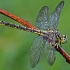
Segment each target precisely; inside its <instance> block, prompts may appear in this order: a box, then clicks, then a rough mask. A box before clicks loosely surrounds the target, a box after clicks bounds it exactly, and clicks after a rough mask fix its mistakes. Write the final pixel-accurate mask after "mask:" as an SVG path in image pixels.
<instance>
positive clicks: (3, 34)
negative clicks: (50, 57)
mask: <svg viewBox="0 0 70 70" xmlns="http://www.w3.org/2000/svg"><path fill="white" fill-rule="evenodd" d="M60 1H61V0H37V1H35V0H0V8H2V9H5V10H7V11H9V12H11V13H13V14H15V15H17V16H19V17H21V18H23V19H24V20H28V21H29V22H30V23H31V24H32V25H34V26H35V20H36V17H37V15H38V12H39V10H40V9H41V8H42V7H43V6H48V7H49V15H50V14H51V13H52V12H53V11H54V9H55V7H56V6H57V5H58V4H59V2H60ZM64 1H65V5H64V7H63V10H62V12H61V16H60V19H59V24H58V30H59V31H60V32H61V33H62V34H67V36H68V42H67V43H66V44H64V45H62V46H63V49H64V50H65V51H66V52H67V53H68V54H70V33H69V32H70V31H69V30H70V0H64ZM0 20H3V21H7V22H11V23H15V24H19V23H17V22H15V21H14V20H12V19H10V18H8V17H5V16H3V15H0ZM36 36H37V35H36V34H33V33H30V32H25V31H20V30H17V29H13V28H10V27H6V26H0V70H66V69H67V70H68V69H70V65H69V64H68V63H67V62H66V61H65V59H64V58H63V57H62V56H61V55H60V54H59V53H58V52H56V61H55V63H54V65H53V66H52V67H50V66H49V65H48V64H47V61H46V58H45V53H44V50H43V54H42V56H41V59H40V61H39V63H38V64H37V66H36V67H35V68H31V67H30V58H29V57H30V48H31V45H32V42H33V40H34V39H35V37H36Z"/></svg>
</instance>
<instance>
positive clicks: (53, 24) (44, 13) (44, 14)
mask: <svg viewBox="0 0 70 70" xmlns="http://www.w3.org/2000/svg"><path fill="white" fill-rule="evenodd" d="M63 5H64V1H61V2H60V3H59V5H58V6H57V7H56V9H55V11H54V12H53V13H52V14H51V16H50V22H49V21H48V7H47V6H44V7H43V8H42V9H41V10H40V12H39V14H38V16H37V18H36V25H37V27H38V28H39V29H43V30H47V29H56V28H57V24H58V20H59V16H60V12H61V10H62V7H63ZM43 37H44V36H38V37H37V38H36V39H35V40H34V42H33V45H32V46H31V52H30V64H31V67H32V68H34V67H35V66H36V65H37V63H38V62H39V60H40V56H41V53H42V48H43V47H44V46H45V53H46V58H47V62H48V64H49V65H50V66H51V65H53V63H54V61H55V59H56V56H55V48H54V46H52V45H51V43H52V42H54V43H55V39H56V36H55V34H49V36H48V39H47V40H44V39H43ZM50 37H51V38H52V41H51V42H49V38H50Z"/></svg>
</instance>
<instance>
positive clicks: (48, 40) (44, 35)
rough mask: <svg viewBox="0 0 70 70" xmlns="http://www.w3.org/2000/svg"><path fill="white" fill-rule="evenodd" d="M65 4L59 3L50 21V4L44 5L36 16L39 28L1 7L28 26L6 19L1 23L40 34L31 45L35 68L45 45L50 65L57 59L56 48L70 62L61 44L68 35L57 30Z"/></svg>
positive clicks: (3, 12)
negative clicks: (9, 21)
mask: <svg viewBox="0 0 70 70" xmlns="http://www.w3.org/2000/svg"><path fill="white" fill-rule="evenodd" d="M63 5H64V1H61V2H60V3H59V4H58V6H57V7H56V9H55V10H54V12H53V13H52V14H51V16H50V21H48V6H44V7H42V9H41V10H40V12H39V14H38V16H37V18H36V25H37V27H38V28H39V29H38V28H36V27H34V26H32V25H31V24H30V23H29V22H28V21H25V20H23V19H21V18H19V17H17V16H15V15H13V14H11V13H9V12H7V11H5V10H2V9H0V13H1V14H3V15H5V16H8V17H10V18H12V19H14V20H16V21H17V22H19V23H21V24H23V25H24V26H26V27H22V26H18V25H15V24H11V23H8V22H4V21H0V24H3V25H6V26H10V27H13V28H17V29H20V30H25V31H30V32H33V33H36V34H38V35H39V36H38V37H37V38H36V39H35V40H34V42H33V45H32V47H31V54H30V64H31V67H32V68H34V67H35V66H36V65H37V63H38V62H39V60H40V56H41V53H42V48H43V47H44V46H45V53H46V59H47V62H48V64H49V65H50V66H52V65H53V63H54V61H55V59H56V55H55V49H56V50H57V51H59V52H60V53H61V54H62V56H63V57H64V58H65V59H66V61H67V62H69V63H70V56H69V55H68V54H67V53H66V52H65V51H64V50H63V49H62V48H61V44H63V43H66V42H67V36H66V35H61V34H60V32H59V31H58V30H57V25H58V20H59V16H60V13H61V10H62V8H63ZM59 45H60V46H59Z"/></svg>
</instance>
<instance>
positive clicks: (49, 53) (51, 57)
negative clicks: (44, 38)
mask: <svg viewBox="0 0 70 70" xmlns="http://www.w3.org/2000/svg"><path fill="white" fill-rule="evenodd" d="M45 53H46V58H47V62H48V64H49V65H50V66H52V65H53V63H54V62H55V59H56V55H55V48H54V46H51V44H49V43H48V42H47V43H46V44H45Z"/></svg>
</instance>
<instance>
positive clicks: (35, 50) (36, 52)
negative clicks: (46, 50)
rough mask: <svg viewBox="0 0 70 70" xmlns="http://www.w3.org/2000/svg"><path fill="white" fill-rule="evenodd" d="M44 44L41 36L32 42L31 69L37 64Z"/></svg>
mask: <svg viewBox="0 0 70 70" xmlns="http://www.w3.org/2000/svg"><path fill="white" fill-rule="evenodd" d="M44 44H45V41H44V40H43V38H42V36H38V37H37V38H36V39H35V40H34V42H33V44H32V47H31V52H30V64H31V67H32V68H34V67H35V66H36V65H37V63H38V62H39V60H40V56H41V53H42V48H43V46H44Z"/></svg>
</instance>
